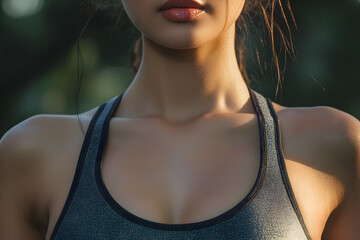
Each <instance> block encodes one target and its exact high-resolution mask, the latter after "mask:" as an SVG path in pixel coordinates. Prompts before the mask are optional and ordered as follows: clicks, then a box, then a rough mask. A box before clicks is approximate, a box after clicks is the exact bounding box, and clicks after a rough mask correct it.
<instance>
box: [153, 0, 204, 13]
mask: <svg viewBox="0 0 360 240" xmlns="http://www.w3.org/2000/svg"><path fill="white" fill-rule="evenodd" d="M171 8H191V9H201V10H204V9H205V7H204V6H203V5H202V4H201V3H199V2H198V1H195V0H168V1H166V2H165V3H164V4H163V5H162V6H161V7H160V8H159V11H164V10H168V9H171Z"/></svg>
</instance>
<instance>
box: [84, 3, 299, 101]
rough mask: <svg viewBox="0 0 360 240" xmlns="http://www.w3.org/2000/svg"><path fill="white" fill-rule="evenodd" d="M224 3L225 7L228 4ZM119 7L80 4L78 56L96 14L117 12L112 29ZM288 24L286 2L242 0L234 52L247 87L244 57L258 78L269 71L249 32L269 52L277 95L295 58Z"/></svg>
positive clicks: (134, 61) (135, 59)
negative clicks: (252, 61) (252, 63)
mask: <svg viewBox="0 0 360 240" xmlns="http://www.w3.org/2000/svg"><path fill="white" fill-rule="evenodd" d="M226 2H227V4H228V0H226ZM121 5H122V4H121V1H120V0H112V1H109V0H85V1H84V2H83V5H82V8H83V9H85V12H86V13H85V15H86V20H85V22H83V24H82V28H81V33H80V37H79V39H78V42H77V43H78V44H77V47H78V52H79V49H80V45H79V40H80V39H81V37H82V35H83V33H84V30H85V29H86V27H87V25H88V24H89V22H90V21H91V19H92V18H93V17H94V16H95V15H96V13H97V11H98V10H106V9H112V10H113V9H118V14H117V15H118V17H117V18H116V19H115V21H114V26H115V27H116V25H117V24H118V23H119V21H120V19H121V16H122V15H123V7H122V6H121ZM284 6H285V7H284ZM288 16H289V17H290V18H289V17H288ZM289 19H290V20H291V21H290V20H289ZM291 24H292V25H293V26H294V27H295V28H296V23H295V19H294V15H293V12H292V9H291V6H290V2H289V1H288V0H245V6H244V9H243V12H242V13H241V15H240V17H239V18H238V19H237V21H236V33H237V34H236V39H235V48H236V57H237V61H238V66H239V69H240V71H241V73H242V75H243V77H244V79H245V81H246V83H247V84H249V83H250V78H249V74H248V69H247V62H248V60H249V56H248V55H254V56H255V58H256V61H257V63H258V65H259V68H260V72H261V73H262V74H263V73H264V71H267V70H268V69H269V67H268V65H269V64H267V62H266V61H265V60H262V59H261V57H260V55H261V54H260V52H259V49H258V48H257V47H256V46H248V45H250V44H251V43H253V45H256V43H255V44H254V42H257V41H253V40H254V39H250V40H249V36H250V35H251V34H250V31H249V30H251V33H253V32H254V31H255V32H256V33H257V34H255V35H256V36H257V39H256V40H259V41H258V42H260V45H261V47H263V48H268V49H269V50H270V52H271V56H272V58H271V64H270V65H271V67H270V69H271V72H272V74H274V76H275V78H276V80H277V85H276V93H275V95H277V94H278V91H279V89H281V86H282V78H283V72H284V70H285V66H286V60H287V56H290V57H291V58H292V59H295V55H296V54H295V50H294V46H293V43H292V34H291V28H292V27H291ZM252 35H253V34H252ZM141 47H142V44H141V37H139V38H138V39H137V40H136V41H135V42H134V44H133V50H132V54H131V56H130V57H131V65H132V69H133V72H134V73H136V72H137V71H138V68H139V65H140V62H141V57H142V56H141V55H142V49H141ZM280 56H281V57H282V58H281V60H282V61H283V62H282V64H280V60H279V59H280V58H279V57H280Z"/></svg>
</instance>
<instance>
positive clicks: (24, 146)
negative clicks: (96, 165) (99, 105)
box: [0, 113, 91, 164]
mask: <svg viewBox="0 0 360 240" xmlns="http://www.w3.org/2000/svg"><path fill="white" fill-rule="evenodd" d="M90 117H91V116H90V114H88V113H87V114H81V115H79V117H78V116H76V115H45V114H41V115H35V116H32V117H30V118H28V119H26V120H24V121H22V122H20V123H19V124H17V125H16V126H14V127H13V128H11V129H10V130H9V131H8V132H6V133H5V134H4V136H3V137H2V138H1V140H0V159H1V160H0V164H2V163H3V162H4V161H9V160H5V159H12V158H14V157H21V156H22V155H24V156H26V158H29V157H30V156H32V155H34V154H36V155H37V154H39V153H40V152H41V151H44V152H46V149H49V150H51V148H52V147H53V145H57V144H60V143H61V142H62V141H63V140H64V138H68V137H69V136H71V135H79V134H80V135H82V130H81V125H83V127H84V128H85V129H86V128H87V125H88V122H89V118H90ZM80 120H81V122H80ZM80 123H81V124H80Z"/></svg>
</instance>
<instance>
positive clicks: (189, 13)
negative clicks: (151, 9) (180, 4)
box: [161, 8, 205, 22]
mask: <svg viewBox="0 0 360 240" xmlns="http://www.w3.org/2000/svg"><path fill="white" fill-rule="evenodd" d="M204 12H205V11H204V10H203V9H200V8H169V9H166V10H163V11H161V14H162V15H163V16H164V17H165V18H167V19H168V20H170V21H174V22H186V21H191V20H194V19H195V18H197V17H198V16H200V15H201V14H202V13H204Z"/></svg>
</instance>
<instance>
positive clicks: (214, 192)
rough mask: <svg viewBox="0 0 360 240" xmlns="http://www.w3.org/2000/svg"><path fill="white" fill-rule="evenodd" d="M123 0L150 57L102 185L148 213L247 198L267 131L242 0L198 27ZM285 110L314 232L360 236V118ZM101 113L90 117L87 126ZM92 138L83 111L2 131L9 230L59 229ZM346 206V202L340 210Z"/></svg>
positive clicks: (202, 210)
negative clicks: (241, 39)
mask: <svg viewBox="0 0 360 240" xmlns="http://www.w3.org/2000/svg"><path fill="white" fill-rule="evenodd" d="M122 2H123V4H124V7H125V9H126V11H127V13H128V15H129V16H130V18H131V19H132V20H133V22H134V24H135V26H137V27H138V28H139V29H140V30H141V31H142V32H143V44H144V45H143V49H144V52H143V54H144V55H143V56H144V57H143V61H142V64H141V66H140V69H139V72H138V73H137V74H136V76H135V78H134V80H133V82H132V84H131V85H130V86H129V88H128V89H127V90H126V93H125V95H124V97H123V100H122V102H121V104H120V106H119V108H118V109H117V110H116V112H115V114H114V117H113V119H112V120H111V124H110V131H109V138H108V142H107V147H106V152H105V155H104V159H103V165H102V176H103V180H104V183H105V184H106V186H107V188H108V189H109V191H110V193H111V195H112V196H113V197H114V199H115V200H116V201H117V202H119V203H120V205H122V206H123V207H124V208H125V209H127V210H129V211H130V212H132V213H134V214H135V215H137V216H140V217H142V218H145V219H148V220H152V221H155V222H162V223H189V222H197V221H201V220H206V219H209V218H212V217H215V216H217V215H219V214H221V213H223V212H225V211H226V210H227V209H229V208H231V207H232V206H234V205H235V204H237V203H238V202H239V201H241V199H243V198H244V197H245V196H246V194H247V193H248V192H249V191H250V188H251V187H252V186H253V185H254V182H255V179H256V175H257V171H258V168H259V160H260V153H259V149H260V146H259V141H260V140H259V137H258V136H259V134H258V131H259V129H258V127H257V121H256V115H255V110H254V109H253V106H252V104H251V102H250V99H249V94H248V91H247V89H246V85H245V82H244V80H243V77H242V75H241V73H240V71H239V69H238V67H237V63H236V58H235V52H234V42H233V39H234V37H235V31H234V30H235V26H234V21H235V20H236V19H237V17H238V16H239V14H240V12H241V9H242V5H243V1H238V0H229V5H230V7H229V9H230V10H231V11H230V12H229V16H228V18H227V19H226V20H227V21H225V22H226V24H224V22H223V21H222V20H223V18H224V16H225V15H224V12H223V11H220V10H217V9H223V6H222V5H223V4H224V2H222V1H218V0H209V1H207V3H208V4H209V6H211V7H212V11H209V13H208V15H204V16H203V18H202V19H199V20H198V22H196V25H195V24H194V25H190V24H188V25H181V26H180V25H179V26H176V27H175V25H174V23H169V22H166V21H165V20H163V19H162V18H161V16H159V14H158V13H157V12H156V10H154V11H153V12H151V11H148V10H146V9H156V8H157V7H158V6H161V4H162V3H163V2H164V1H155V0H153V1H143V0H123V1H122ZM206 24H210V25H212V26H213V27H212V28H207V27H206V26H207V25H206ZM154 25H156V26H159V27H158V28H156V29H155V28H154V27H153V26H154ZM157 29H161V31H159V30H157ZM208 29H210V30H208ZM275 110H276V112H277V114H278V117H279V119H280V123H281V131H282V138H283V144H284V156H285V159H286V160H285V161H286V167H287V170H288V174H289V178H290V182H291V184H292V187H293V190H294V193H295V197H296V199H297V202H298V204H299V207H300V210H301V213H302V215H303V217H304V219H305V224H306V226H307V227H308V230H309V232H310V235H311V236H312V238H313V239H321V236H322V234H323V235H324V236H326V239H352V237H355V236H357V235H356V234H358V233H355V230H356V229H353V230H351V229H348V228H346V226H351V224H350V223H351V222H354V221H355V220H354V219H355V217H354V216H355V214H354V212H355V213H356V211H355V209H356V208H359V206H358V205H356V204H355V203H354V202H355V200H356V199H355V197H354V196H355V190H354V185H353V184H352V182H353V181H354V180H355V179H357V180H358V179H359V176H360V170H359V168H358V166H359V163H360V160H359V155H360V154H359V152H360V139H359V138H360V137H359V136H360V123H359V121H358V120H357V119H355V118H354V117H352V116H350V115H349V114H346V113H344V112H341V111H339V110H336V109H333V108H329V107H314V108H288V107H284V106H280V105H278V104H275ZM94 112H95V109H94V110H92V111H89V112H87V113H84V114H82V115H81V120H82V123H83V124H84V126H85V129H86V128H87V126H88V125H89V122H90V120H91V117H92V116H93V114H94ZM82 141H83V134H82V132H81V131H80V128H79V124H78V121H77V117H76V116H50V115H43V116H36V117H33V118H30V119H28V120H26V121H24V122H23V123H21V124H19V125H17V126H16V127H14V128H13V129H12V130H10V131H9V132H8V133H7V134H6V135H5V136H4V137H3V138H2V140H1V143H0V176H1V178H0V212H1V213H2V214H0V239H14V240H16V239H49V238H50V235H51V233H52V230H53V228H54V225H55V224H56V221H57V219H58V217H59V215H60V213H61V210H62V208H63V206H64V203H65V200H66V197H67V195H68V192H69V189H70V186H71V182H72V179H73V176H74V172H75V168H76V164H77V160H78V155H79V153H80V149H81V145H82ZM225 162H226V164H224V163H225ZM226 166H227V167H226ZM356 170H358V171H356ZM129 173H131V174H129ZM224 176H226V177H225V178H224ZM135 179H136V181H134V180H135ZM209 181H210V184H209ZM219 186H220V187H219ZM220 190H221V191H220ZM347 192H348V193H349V194H345V193H347ZM205 203H206V204H205ZM341 203H342V205H344V206H345V207H343V208H338V207H339V206H340V204H341ZM337 208H338V209H339V210H337V211H336V213H337V214H336V216H335V217H334V218H333V219H332V220H331V222H328V223H327V221H328V220H329V217H330V215H331V214H332V213H335V209H337ZM348 209H350V211H349V210H348ZM357 213H359V212H357ZM359 214H360V213H359ZM325 230H326V232H324V231H325ZM346 234H347V236H348V238H346V237H344V236H346Z"/></svg>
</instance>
